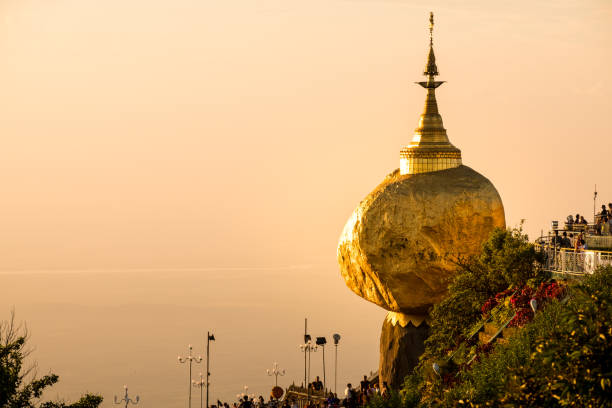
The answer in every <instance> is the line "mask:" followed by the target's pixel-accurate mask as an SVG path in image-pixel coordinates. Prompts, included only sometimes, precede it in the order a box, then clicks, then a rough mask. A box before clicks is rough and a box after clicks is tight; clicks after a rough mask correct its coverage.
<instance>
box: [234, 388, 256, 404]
mask: <svg viewBox="0 0 612 408" xmlns="http://www.w3.org/2000/svg"><path fill="white" fill-rule="evenodd" d="M248 392H249V386H248V385H245V386H244V392H241V393H240V394H236V397H237V398H238V399H239V400H242V399H243V398H244V397H248V398H251V399H253V398H255V394H249V393H248Z"/></svg>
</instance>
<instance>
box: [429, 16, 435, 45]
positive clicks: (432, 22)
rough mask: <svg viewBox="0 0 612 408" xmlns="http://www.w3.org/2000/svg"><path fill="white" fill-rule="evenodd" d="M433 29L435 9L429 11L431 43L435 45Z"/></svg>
mask: <svg viewBox="0 0 612 408" xmlns="http://www.w3.org/2000/svg"><path fill="white" fill-rule="evenodd" d="M433 29H434V16H433V11H430V12H429V44H430V45H433Z"/></svg>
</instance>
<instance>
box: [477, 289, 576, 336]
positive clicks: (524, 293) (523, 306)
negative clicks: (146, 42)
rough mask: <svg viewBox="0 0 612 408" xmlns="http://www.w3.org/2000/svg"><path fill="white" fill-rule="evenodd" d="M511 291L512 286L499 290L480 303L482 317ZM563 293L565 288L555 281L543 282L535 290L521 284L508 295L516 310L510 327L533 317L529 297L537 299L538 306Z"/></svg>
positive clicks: (520, 324)
mask: <svg viewBox="0 0 612 408" xmlns="http://www.w3.org/2000/svg"><path fill="white" fill-rule="evenodd" d="M512 292H513V290H512V288H510V289H506V290H504V291H503V292H499V293H498V294H497V295H495V296H494V297H492V298H490V299H489V300H487V301H486V302H485V304H484V305H482V308H481V311H482V314H483V315H484V317H486V316H487V315H488V313H489V312H491V310H493V309H494V308H495V307H496V306H497V305H499V304H500V303H501V302H503V301H504V299H505V298H506V297H507V296H508V295H510V294H511V293H512ZM564 293H565V288H564V287H563V286H561V285H559V284H558V283H557V282H543V283H542V284H541V285H540V286H539V287H538V288H537V290H534V289H532V288H531V287H530V286H527V285H525V286H523V287H522V288H521V289H520V290H517V291H515V293H514V294H513V295H512V296H511V297H510V303H511V304H512V308H513V309H514V310H515V311H516V316H515V317H514V319H512V321H511V322H510V323H509V326H510V327H521V326H523V325H525V324H526V323H528V322H529V321H531V319H533V310H532V309H531V305H530V302H531V299H535V300H536V301H537V304H538V307H541V306H542V305H544V304H545V303H546V302H547V301H548V300H550V299H560V298H561V297H562V296H563V295H564Z"/></svg>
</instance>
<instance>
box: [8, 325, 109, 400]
mask: <svg viewBox="0 0 612 408" xmlns="http://www.w3.org/2000/svg"><path fill="white" fill-rule="evenodd" d="M27 337H28V336H27V331H26V330H25V329H24V328H23V327H22V326H20V325H17V324H15V319H14V315H13V316H11V319H10V320H9V321H6V322H0V408H34V407H40V408H97V407H99V406H100V404H101V403H102V397H101V396H99V395H92V394H87V395H84V396H83V397H82V398H81V399H80V400H79V401H77V402H75V403H73V404H70V405H68V404H66V403H64V402H43V403H40V398H41V397H42V394H43V392H44V391H45V389H47V388H48V387H50V386H52V385H53V384H55V383H57V382H58V380H59V377H58V376H57V375H56V374H53V373H49V374H47V375H43V376H42V377H38V376H37V375H36V373H35V370H34V368H35V366H31V367H30V368H27V367H25V366H24V360H25V359H26V357H27V356H28V354H29V350H28V349H27V346H26V344H27Z"/></svg>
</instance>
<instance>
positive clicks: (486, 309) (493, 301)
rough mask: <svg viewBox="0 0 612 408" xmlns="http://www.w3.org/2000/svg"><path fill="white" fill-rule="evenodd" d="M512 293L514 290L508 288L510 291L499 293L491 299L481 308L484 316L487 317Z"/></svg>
mask: <svg viewBox="0 0 612 408" xmlns="http://www.w3.org/2000/svg"><path fill="white" fill-rule="evenodd" d="M510 293H512V289H511V288H508V289H506V290H504V291H503V292H499V293H498V294H497V295H495V296H493V297H492V298H490V299H489V300H487V301H486V302H485V304H484V305H482V308H481V311H482V314H483V315H486V314H487V313H489V312H490V311H491V310H493V309H494V308H495V307H496V306H497V305H498V304H499V303H500V302H502V301H503V300H504V299H505V298H506V296H508V295H509V294H510Z"/></svg>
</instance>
